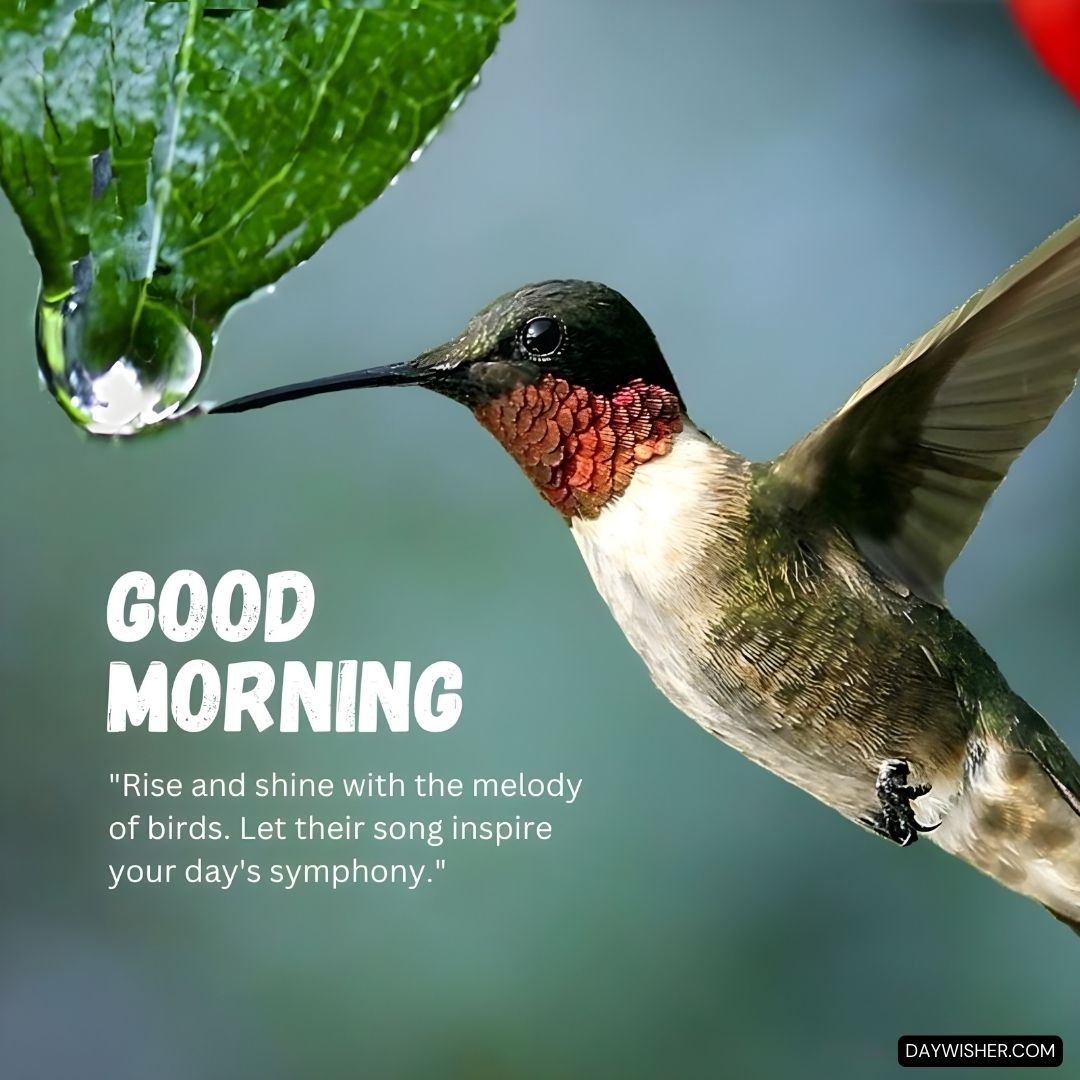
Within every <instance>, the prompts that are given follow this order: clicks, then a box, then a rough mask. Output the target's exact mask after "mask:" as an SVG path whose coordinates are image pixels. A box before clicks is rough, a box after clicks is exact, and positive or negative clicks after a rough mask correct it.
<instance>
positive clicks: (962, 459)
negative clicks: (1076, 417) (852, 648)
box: [772, 217, 1080, 603]
mask: <svg viewBox="0 0 1080 1080" xmlns="http://www.w3.org/2000/svg"><path fill="white" fill-rule="evenodd" d="M1078 368H1080V217H1078V218H1074V219H1073V220H1072V221H1071V222H1070V223H1069V224H1068V225H1066V226H1065V227H1064V228H1063V229H1061V231H1060V232H1057V233H1055V234H1054V235H1053V236H1051V237H1050V239H1049V240H1047V241H1046V242H1045V243H1044V244H1042V245H1040V246H1039V247H1037V248H1036V249H1035V250H1034V251H1033V252H1032V253H1031V254H1030V255H1028V256H1027V257H1026V258H1024V259H1021V260H1020V262H1018V263H1017V264H1016V265H1015V266H1014V267H1012V269H1010V270H1008V271H1007V272H1006V273H1004V274H1003V275H1002V276H1001V277H999V278H998V279H997V280H996V281H995V282H993V283H992V284H991V285H989V286H987V287H986V288H985V289H984V290H983V291H982V292H980V293H976V295H975V296H973V297H972V298H971V299H970V300H969V301H968V302H967V303H966V304H962V305H961V306H960V307H958V308H957V309H956V310H955V311H954V312H953V313H952V314H951V315H948V316H947V317H946V318H944V319H942V321H941V322H940V323H938V324H937V326H935V327H934V328H933V329H932V330H930V331H929V332H928V333H926V334H924V335H923V336H922V337H921V338H919V339H918V341H916V342H914V343H913V344H912V345H910V346H908V348H906V349H905V350H904V351H903V352H902V353H900V355H899V356H897V357H896V359H895V360H893V361H892V363H890V364H887V365H886V366H885V367H883V368H882V369H881V370H880V371H879V372H878V373H877V374H876V375H874V376H872V377H871V378H869V379H868V380H867V381H866V382H865V383H863V385H862V386H860V387H859V389H858V390H857V391H856V392H855V394H854V395H853V396H852V397H851V398H850V399H849V400H848V402H847V403H846V404H845V405H844V406H843V408H841V409H840V410H839V412H837V413H836V414H835V415H834V416H832V417H831V418H830V419H829V420H827V421H826V422H825V423H824V424H822V426H821V427H819V428H817V429H816V430H815V431H812V432H811V433H810V434H809V435H807V436H806V437H805V438H804V439H803V440H802V441H801V442H798V443H796V444H795V445H794V446H793V447H792V448H791V449H790V450H788V451H787V452H786V453H785V454H783V455H782V456H781V457H779V458H777V459H776V461H775V462H774V463H773V467H772V473H773V477H774V478H775V479H776V480H777V481H779V482H780V483H781V484H782V485H783V487H784V489H785V493H786V496H787V498H788V499H789V500H790V501H791V502H792V503H794V504H795V505H797V506H807V505H810V504H813V503H816V504H818V505H819V506H820V507H821V508H822V509H824V510H825V511H826V512H827V513H828V514H829V515H830V517H831V518H832V519H833V520H835V521H837V522H838V523H839V524H841V525H843V526H844V527H845V528H846V529H847V530H848V531H849V532H850V534H851V535H852V537H853V538H854V540H855V542H856V543H857V544H858V545H859V548H860V550H861V551H862V552H863V554H864V555H865V556H866V557H867V558H869V559H870V560H871V561H873V562H874V563H876V564H877V565H878V566H879V567H880V568H881V569H882V570H883V571H884V572H885V573H886V574H888V575H889V576H890V577H892V578H893V579H895V580H896V581H898V582H899V583H901V584H903V585H905V586H907V587H908V588H909V589H911V590H912V591H913V592H915V593H917V594H918V595H920V596H922V597H924V598H926V599H928V600H932V601H934V602H935V603H943V595H944V579H945V572H946V571H947V570H948V568H949V566H950V564H951V563H952V561H953V559H955V558H956V556H957V555H958V554H959V553H960V550H961V548H963V546H964V544H965V543H967V539H968V537H969V536H970V535H971V533H972V531H973V530H974V528H975V526H976V524H977V523H978V521H979V518H980V516H981V515H982V512H983V508H984V506H985V505H986V502H987V500H988V499H989V498H990V496H991V495H992V494H993V492H994V490H995V489H996V488H997V486H998V484H1000V483H1001V481H1002V479H1003V478H1004V476H1005V473H1006V472H1007V471H1008V468H1009V466H1010V465H1011V464H1012V462H1013V461H1014V459H1015V458H1016V457H1017V456H1018V455H1019V453H1020V451H1021V450H1023V449H1024V447H1025V446H1027V444H1028V443H1029V442H1031V440H1032V439H1033V438H1035V436H1036V435H1038V434H1039V432H1040V431H1042V430H1043V428H1045V427H1046V425H1047V424H1048V423H1049V422H1050V418H1051V417H1052V416H1053V415H1054V413H1055V411H1056V410H1057V408H1058V406H1059V405H1061V403H1062V402H1063V401H1064V400H1065V399H1066V398H1067V397H1068V396H1069V392H1070V391H1071V390H1072V388H1073V385H1074V383H1075V382H1076V376H1077V369H1078Z"/></svg>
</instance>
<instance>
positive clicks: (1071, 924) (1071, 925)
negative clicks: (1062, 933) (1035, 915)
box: [1043, 904, 1080, 934]
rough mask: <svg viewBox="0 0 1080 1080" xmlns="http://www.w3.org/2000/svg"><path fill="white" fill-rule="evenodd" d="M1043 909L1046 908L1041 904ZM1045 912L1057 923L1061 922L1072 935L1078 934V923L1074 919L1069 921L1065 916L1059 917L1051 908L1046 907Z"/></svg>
mask: <svg viewBox="0 0 1080 1080" xmlns="http://www.w3.org/2000/svg"><path fill="white" fill-rule="evenodd" d="M1043 907H1046V905H1045V904H1043ZM1046 910H1047V911H1049V912H1050V914H1051V915H1053V916H1054V918H1055V919H1057V920H1058V922H1063V923H1064V924H1065V925H1066V926H1067V927H1068V928H1069V929H1070V930H1071V931H1072V932H1073V933H1074V934H1080V922H1078V921H1077V920H1076V919H1070V918H1069V917H1068V916H1067V915H1059V914H1058V913H1057V912H1056V911H1055V910H1054V909H1053V908H1052V907H1048V908H1046Z"/></svg>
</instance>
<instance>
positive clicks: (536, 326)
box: [521, 315, 563, 356]
mask: <svg viewBox="0 0 1080 1080" xmlns="http://www.w3.org/2000/svg"><path fill="white" fill-rule="evenodd" d="M562 343H563V328H562V323H561V322H559V320H558V319H553V318H551V316H549V315H541V316H539V317H538V318H535V319H530V320H529V321H528V322H527V323H526V324H525V325H524V326H523V327H522V328H521V347H522V348H523V349H524V350H525V351H526V352H527V353H528V354H529V355H530V356H553V355H554V354H555V353H557V352H558V351H559V348H560V347H561V345H562Z"/></svg>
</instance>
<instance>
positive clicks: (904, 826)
mask: <svg viewBox="0 0 1080 1080" xmlns="http://www.w3.org/2000/svg"><path fill="white" fill-rule="evenodd" d="M910 772H911V770H910V767H909V765H908V763H907V762H906V761H902V760H901V759H899V758H889V759H888V760H887V761H884V762H882V765H881V768H880V769H879V770H878V776H877V784H876V785H875V789H876V791H877V797H878V802H880V803H881V812H880V813H879V814H878V815H877V817H875V818H874V819H873V820H872V821H871V822H870V827H871V828H872V829H873V830H874V832H876V833H878V834H880V835H881V836H884V837H886V838H887V839H889V840H892V841H893V843H895V844H899V845H900V846H901V847H908V846H909V845H910V844H914V843H915V841H916V840H918V839H919V833H922V832H933V830H934V829H936V828H937V825H920V824H919V823H918V821H916V820H915V811H914V810H913V809H912V808H911V803H912V801H913V800H915V799H917V798H919V796H920V795H925V794H926V793H927V792H928V791H929V790H930V785H929V784H909V783H908V776H909V775H910ZM938 824H939V825H940V824H941V823H940V822H938Z"/></svg>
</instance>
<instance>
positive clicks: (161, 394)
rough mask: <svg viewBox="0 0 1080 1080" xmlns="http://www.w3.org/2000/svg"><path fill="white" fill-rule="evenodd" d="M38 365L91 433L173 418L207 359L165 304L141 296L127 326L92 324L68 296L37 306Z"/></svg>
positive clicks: (204, 348)
mask: <svg viewBox="0 0 1080 1080" xmlns="http://www.w3.org/2000/svg"><path fill="white" fill-rule="evenodd" d="M37 341H38V363H39V365H40V368H41V374H42V377H43V378H44V380H45V385H46V386H47V387H48V388H49V390H50V391H51V392H52V394H53V397H55V398H56V400H57V401H58V402H59V404H60V406H61V407H62V408H63V409H64V411H65V412H66V413H67V414H68V415H69V416H70V417H71V418H72V419H73V420H74V421H75V423H77V424H79V425H80V426H81V427H83V428H85V429H86V430H87V431H90V432H92V433H93V434H95V435H134V434H136V433H138V432H140V431H142V430H144V429H145V428H148V427H150V426H152V425H154V424H159V423H161V421H163V420H167V419H170V418H173V419H175V418H176V417H178V416H179V415H180V413H181V411H182V407H183V406H184V404H185V403H186V402H187V400H188V398H189V397H190V396H191V394H192V392H193V391H194V389H195V387H196V385H197V384H198V382H199V379H200V376H201V375H202V374H203V370H204V368H205V365H206V363H207V361H208V359H209V342H207V343H206V344H205V345H204V344H202V343H200V341H199V339H198V338H197V337H196V335H195V334H194V333H192V331H191V330H190V329H189V328H188V326H187V325H185V323H184V321H183V319H182V318H181V317H180V315H179V314H178V313H177V312H176V311H175V310H173V309H172V308H171V307H170V306H168V305H166V304H163V303H160V302H158V301H155V300H145V301H144V303H143V304H142V306H141V309H140V311H139V314H138V316H137V318H136V320H135V324H134V327H133V328H128V327H110V326H109V325H108V324H107V323H106V324H105V325H99V324H98V322H97V321H96V320H95V319H94V318H93V312H92V310H91V309H90V307H89V305H88V304H87V303H82V302H80V301H79V300H78V299H76V294H74V293H73V294H72V295H70V296H68V297H67V298H65V299H63V300H60V301H49V300H46V299H42V300H41V301H40V303H39V304H38V324H37Z"/></svg>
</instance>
